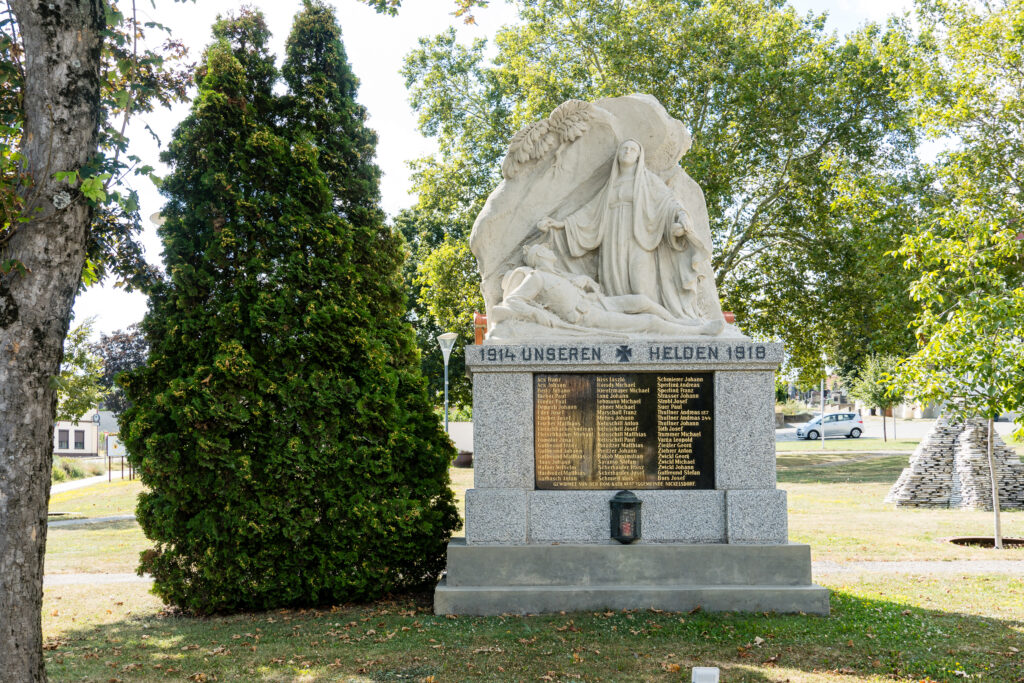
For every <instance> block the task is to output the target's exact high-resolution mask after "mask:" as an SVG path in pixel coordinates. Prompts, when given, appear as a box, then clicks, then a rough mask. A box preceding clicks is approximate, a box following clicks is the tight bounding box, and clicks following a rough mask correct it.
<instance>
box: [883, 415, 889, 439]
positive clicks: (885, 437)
mask: <svg viewBox="0 0 1024 683" xmlns="http://www.w3.org/2000/svg"><path fill="white" fill-rule="evenodd" d="M882 441H885V442H888V441H889V437H888V435H887V434H886V433H885V408H882Z"/></svg>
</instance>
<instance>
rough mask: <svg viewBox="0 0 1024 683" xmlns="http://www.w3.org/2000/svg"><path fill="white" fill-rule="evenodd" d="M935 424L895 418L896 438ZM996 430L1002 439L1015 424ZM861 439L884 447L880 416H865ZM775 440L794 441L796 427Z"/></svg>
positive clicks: (914, 435) (913, 435)
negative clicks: (875, 442) (876, 442)
mask: <svg viewBox="0 0 1024 683" xmlns="http://www.w3.org/2000/svg"><path fill="white" fill-rule="evenodd" d="M934 424H935V420H896V438H898V439H915V440H920V439H923V438H924V436H925V435H926V434H927V433H928V431H929V430H930V429H931V428H932V425H934ZM995 428H996V432H997V433H998V434H999V435H1000V436H1002V437H1003V438H1004V439H1005V438H1006V435H1007V434H1010V433H1011V432H1013V431H1014V430H1015V429H1016V425H1014V423H1012V422H996V423H995ZM892 429H893V426H892V419H891V418H890V419H887V420H886V432H887V433H888V435H889V438H890V439H891V438H892ZM837 438H839V440H840V441H841V440H843V437H837ZM860 438H861V439H862V440H864V439H867V440H871V441H875V440H877V441H878V447H879V449H884V448H885V442H883V441H882V418H880V417H871V416H868V417H865V418H864V435H863V436H862V437H860ZM775 441H776V443H778V442H780V441H796V427H795V426H793V427H786V428H784V429H776V430H775Z"/></svg>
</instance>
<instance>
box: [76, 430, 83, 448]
mask: <svg viewBox="0 0 1024 683" xmlns="http://www.w3.org/2000/svg"><path fill="white" fill-rule="evenodd" d="M75 450H76V451H84V450H85V430H84V429H76V430H75Z"/></svg>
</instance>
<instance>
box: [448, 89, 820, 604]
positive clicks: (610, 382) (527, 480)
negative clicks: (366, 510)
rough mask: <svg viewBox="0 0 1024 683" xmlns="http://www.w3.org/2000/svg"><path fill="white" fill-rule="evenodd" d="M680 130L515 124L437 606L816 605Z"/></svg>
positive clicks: (618, 109) (649, 125)
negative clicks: (686, 167)
mask: <svg viewBox="0 0 1024 683" xmlns="http://www.w3.org/2000/svg"><path fill="white" fill-rule="evenodd" d="M689 147H690V136H689V133H688V131H687V129H686V126H685V125H684V124H683V123H682V122H680V121H678V120H676V119H673V118H672V117H671V116H669V114H668V113H667V112H666V111H665V109H664V108H663V107H662V106H661V104H660V103H659V102H658V101H657V100H656V99H655V98H653V97H651V96H649V95H631V96H628V97H617V98H612V99H605V100H600V101H597V102H594V103H589V102H582V101H578V100H570V101H567V102H565V103H563V104H562V105H560V106H559V107H558V108H556V109H555V111H554V112H552V114H551V116H550V117H549V118H547V119H545V120H542V121H538V122H535V123H533V124H531V125H530V126H528V127H526V128H524V129H523V130H521V131H520V132H519V133H517V134H516V135H515V137H514V138H513V139H512V141H511V143H510V145H509V150H508V154H507V156H506V158H505V161H504V163H503V166H502V174H503V177H504V179H503V181H502V182H501V184H500V185H499V186H498V188H497V189H496V190H495V191H494V192H493V193H492V194H491V196H490V197H489V198H488V200H487V203H486V205H485V206H484V208H483V210H482V211H481V213H480V215H479V216H478V217H477V220H476V223H475V225H474V227H473V232H472V235H471V237H470V246H471V247H472V250H473V253H474V254H475V256H476V258H477V261H478V264H479V268H480V274H481V278H482V288H483V294H484V301H485V303H486V306H487V320H488V332H487V336H486V339H485V341H484V344H483V345H479V346H470V347H467V349H466V367H467V372H468V374H469V375H470V376H471V378H472V380H473V417H474V451H475V452H474V464H475V471H474V488H472V489H470V490H468V491H467V492H466V523H465V538H455V539H452V541H451V543H450V544H449V546H448V559H447V573H446V575H445V577H444V578H443V579H442V581H441V583H440V584H439V585H438V587H437V589H436V592H435V597H434V609H435V611H436V612H437V613H439V614H470V615H492V614H503V613H519V614H525V613H542V612H553V611H562V610H565V611H571V610H591V609H604V608H610V609H634V608H656V609H663V610H672V611H681V610H690V609H693V608H695V607H698V606H699V607H701V608H703V609H705V610H709V611H779V612H805V613H812V614H828V610H829V601H828V591H827V590H826V589H824V588H822V587H820V586H816V585H814V584H813V582H812V579H811V555H810V548H809V546H807V545H801V544H792V543H789V539H788V532H787V521H786V493H785V491H781V490H779V489H777V488H776V478H775V438H774V429H775V428H774V415H773V402H774V382H773V379H774V378H773V375H774V372H775V370H776V369H777V368H778V366H779V364H780V362H781V361H782V345H781V344H775V343H760V342H753V341H751V340H750V339H748V338H747V337H745V336H743V335H742V334H741V333H740V332H739V331H738V330H737V329H736V328H735V327H733V326H732V325H730V324H728V323H727V322H726V320H725V318H724V316H723V313H722V310H721V307H720V304H719V299H718V292H717V288H716V285H715V278H714V273H713V271H712V268H711V256H712V243H711V231H710V227H709V224H708V212H707V208H706V205H705V202H704V195H703V192H702V191H701V188H700V187H699V186H698V185H697V183H696V182H694V180H693V179H692V178H690V177H689V176H688V175H687V174H686V173H685V172H684V171H683V170H682V168H681V167H680V165H679V161H680V159H681V158H682V156H683V155H684V154H685V153H686V151H687V150H688V149H689Z"/></svg>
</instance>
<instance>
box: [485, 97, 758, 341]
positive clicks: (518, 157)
mask: <svg viewBox="0 0 1024 683" xmlns="http://www.w3.org/2000/svg"><path fill="white" fill-rule="evenodd" d="M689 147H690V136H689V133H688V132H687V130H686V127H685V126H684V125H683V123H682V122H680V121H678V120H676V119H673V118H672V117H670V116H669V115H668V113H667V112H666V111H665V109H664V107H662V106H661V104H660V103H659V102H658V101H657V100H656V99H655V98H653V97H651V96H649V95H630V96H629V97H618V98H612V99H607V100H600V101H598V102H595V103H588V102H582V101H579V100H570V101H568V102H565V103H563V104H562V105H560V106H559V107H558V108H557V109H555V111H554V112H552V114H551V116H550V117H549V118H547V119H545V120H543V121H538V122H536V123H534V124H531V125H530V126H528V127H526V128H524V129H523V130H521V131H520V132H519V133H517V134H516V136H515V137H514V138H513V139H512V142H511V144H510V145H509V152H508V155H507V156H506V158H505V161H504V163H503V164H502V174H503V176H504V180H503V181H502V183H501V184H500V185H499V186H498V188H497V189H496V190H495V191H494V192H493V193H492V194H491V196H490V197H488V199H487V203H486V205H485V206H484V209H483V211H481V213H480V215H479V216H478V217H477V220H476V223H475V224H474V226H473V233H472V235H471V236H470V246H471V248H472V250H473V253H474V254H475V255H476V257H477V261H478V263H479V266H480V274H481V277H482V288H483V293H484V301H485V304H486V306H487V317H488V335H487V340H488V341H489V342H492V343H495V342H501V343H506V342H514V341H516V340H537V339H557V338H563V337H574V336H577V337H578V336H588V337H594V336H601V337H605V338H610V339H619V338H631V337H672V338H685V337H692V336H698V335H702V336H710V335H721V334H727V335H729V336H737V335H738V332H737V331H736V330H735V328H733V327H732V326H730V325H726V324H725V320H724V318H723V316H722V311H721V307H720V305H719V302H718V292H717V289H716V287H715V279H714V273H713V271H712V269H711V231H710V228H709V225H708V214H707V206H706V204H705V202H704V194H703V192H702V191H701V189H700V187H699V186H698V185H697V184H696V183H695V182H694V181H693V179H692V178H690V177H689V176H688V175H687V174H686V173H685V172H684V171H683V170H682V169H681V168H680V166H679V160H680V158H682V156H683V154H685V153H686V151H687V150H688V149H689Z"/></svg>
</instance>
